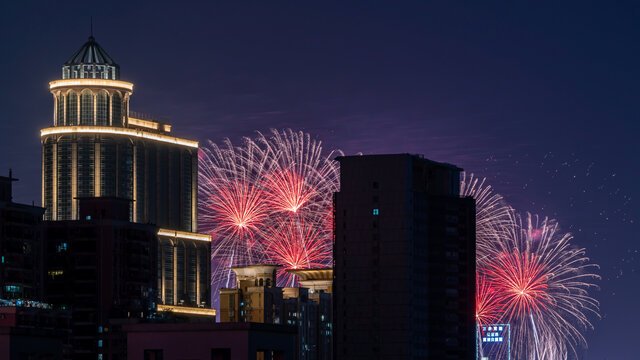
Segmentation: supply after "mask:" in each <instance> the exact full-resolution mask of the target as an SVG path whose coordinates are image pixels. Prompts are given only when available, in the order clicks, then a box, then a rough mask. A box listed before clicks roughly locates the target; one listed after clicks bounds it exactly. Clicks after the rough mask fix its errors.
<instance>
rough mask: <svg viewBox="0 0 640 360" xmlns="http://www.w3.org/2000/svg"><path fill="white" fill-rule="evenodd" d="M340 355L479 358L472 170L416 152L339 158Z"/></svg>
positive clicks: (337, 299) (337, 306) (336, 300)
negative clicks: (463, 187)
mask: <svg viewBox="0 0 640 360" xmlns="http://www.w3.org/2000/svg"><path fill="white" fill-rule="evenodd" d="M337 160H338V161H339V162H340V192H338V193H336V194H335V206H334V211H335V244H334V259H335V268H334V269H335V270H334V271H335V273H334V286H333V296H334V300H333V301H334V302H333V304H334V318H333V319H334V329H335V336H334V342H335V352H334V356H335V357H336V358H337V359H354V360H355V359H439V360H446V359H452V360H453V359H456V360H461V359H469V360H471V359H474V358H475V309H474V307H475V299H474V293H475V201H474V199H472V198H460V196H459V195H460V194H459V188H460V178H459V177H460V172H461V171H462V169H460V168H458V167H456V166H453V165H449V164H444V163H438V162H434V161H430V160H427V159H424V158H423V157H421V156H416V155H409V154H397V155H365V156H344V157H339V158H337Z"/></svg>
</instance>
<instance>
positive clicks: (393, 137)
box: [0, 1, 640, 359]
mask: <svg viewBox="0 0 640 360" xmlns="http://www.w3.org/2000/svg"><path fill="white" fill-rule="evenodd" d="M240 3H243V4H240ZM267 3H269V4H267ZM399 3H402V4H401V5H400V4H399ZM424 3H426V1H420V2H413V3H412V2H395V3H394V4H392V3H391V2H389V3H385V2H371V1H364V2H362V3H360V4H358V3H357V2H354V1H351V2H349V4H348V5H347V4H346V2H336V3H333V4H331V3H328V2H326V1H290V2H288V1H287V2H285V1H275V2H269V1H251V2H244V1H226V2H224V4H216V5H213V4H212V5H209V6H202V5H200V4H197V3H189V2H187V1H180V2H174V1H172V2H166V3H164V4H162V3H157V2H156V3H151V2H150V3H149V4H140V3H135V2H113V1H111V2H107V3H104V4H101V5H99V3H96V2H89V4H84V3H83V2H77V1H75V2H70V1H69V2H61V1H42V2H37V1H24V2H10V3H9V2H3V4H2V5H0V45H1V49H2V56H0V70H1V71H2V83H1V84H2V86H1V90H0V91H1V96H0V109H1V110H0V144H1V145H0V149H1V153H2V157H1V158H0V160H1V161H0V172H1V174H2V175H7V173H8V169H9V168H13V173H14V176H16V177H18V178H20V179H21V180H20V181H19V182H18V183H17V184H16V185H15V191H14V192H15V200H16V201H19V202H27V203H31V201H32V200H34V201H35V203H36V204H38V203H40V177H41V169H40V139H39V129H40V128H43V127H47V126H50V124H52V122H53V121H52V117H53V114H52V112H53V102H52V96H51V95H50V93H49V91H48V82H49V81H51V80H55V79H58V78H60V77H61V65H62V64H63V63H64V62H65V61H66V60H67V59H68V58H69V57H70V56H71V55H72V54H73V53H74V52H75V51H76V50H77V49H78V48H79V47H80V46H81V45H82V44H83V43H84V42H85V41H86V40H87V37H88V36H89V31H90V29H89V18H90V16H93V23H94V36H95V38H96V40H97V41H98V43H99V44H100V45H101V46H103V47H104V48H105V49H106V50H107V52H108V53H109V55H111V56H112V57H113V58H114V59H115V60H116V62H118V63H119V64H120V67H121V78H122V80H126V81H131V82H133V83H134V84H135V89H134V94H133V97H132V100H131V110H134V111H140V112H144V113H148V114H153V115H156V116H159V117H164V118H167V119H169V122H170V123H171V124H172V125H173V126H174V127H173V132H174V133H175V134H177V135H178V136H182V137H187V138H194V139H197V140H199V141H200V142H201V144H202V145H204V144H205V142H206V141H207V139H211V140H212V141H215V142H220V141H221V140H222V139H223V138H226V137H229V138H230V139H231V140H232V141H234V142H239V140H240V138H241V137H242V136H252V135H253V134H254V131H255V130H260V131H266V130H268V129H269V128H272V127H275V128H286V127H290V128H293V129H296V130H304V131H307V132H309V133H311V134H312V135H313V136H314V137H316V138H317V139H321V140H323V142H324V144H325V147H326V148H329V149H334V148H340V149H342V150H344V151H345V153H347V154H354V153H358V152H362V153H365V154H373V153H401V152H410V153H419V154H424V155H425V157H427V158H431V159H433V160H438V161H446V162H451V163H454V164H456V165H459V166H461V167H462V168H464V169H465V170H467V171H469V172H473V173H475V174H476V175H479V176H486V177H487V178H488V180H489V181H490V183H491V184H492V185H493V186H494V187H495V189H496V190H497V191H498V192H500V193H501V194H503V195H504V196H505V198H506V199H507V201H508V202H509V203H510V204H511V205H513V206H514V207H515V208H516V209H518V210H519V211H521V212H526V211H529V212H532V213H538V214H540V215H544V216H550V217H553V218H556V219H558V221H559V222H560V224H561V226H562V228H563V230H565V231H570V232H572V233H574V235H575V239H574V243H575V244H577V245H578V246H581V247H585V248H586V249H587V254H588V256H590V257H591V258H592V260H593V262H595V263H597V264H599V265H600V266H601V269H600V270H599V273H600V275H601V276H602V281H600V282H599V285H600V288H601V289H600V290H599V291H597V292H596V293H595V297H596V298H598V299H599V300H600V301H601V313H602V319H601V320H598V319H593V320H594V321H593V322H594V325H595V330H594V331H589V332H587V339H588V342H589V349H588V351H587V352H586V353H584V354H582V356H581V359H633V358H637V357H638V351H637V348H638V339H640V327H639V326H638V324H640V300H639V295H640V244H639V243H638V233H639V224H640V211H639V206H638V200H637V199H638V198H639V197H640V193H639V191H638V186H637V182H638V181H637V177H638V176H640V167H639V165H638V164H639V162H638V160H637V156H638V154H639V153H640V145H638V140H637V139H638V136H639V135H640V131H639V130H640V125H639V120H640V117H639V109H638V104H639V102H638V99H639V97H640V90H639V88H638V84H639V83H640V66H639V64H640V26H638V22H637V21H638V19H639V18H640V4H639V3H637V2H631V1H629V2H616V3H615V5H614V4H613V2H611V3H609V2H603V3H602V4H605V3H606V4H607V6H603V5H599V4H597V3H595V2H594V4H586V3H585V2H575V3H569V2H562V3H563V4H561V5H558V4H545V5H544V6H540V7H530V6H528V5H525V4H524V2H518V3H519V4H517V5H516V4H504V3H503V4H495V3H489V2H484V1H483V2H480V1H477V2H475V5H470V4H465V5H462V4H458V5H455V4H454V3H453V2H449V1H448V2H442V3H443V4H440V5H426V4H424ZM444 3H446V5H444ZM505 3H507V2H505ZM531 4H533V3H531ZM94 5H95V7H94ZM98 5H99V6H98ZM633 179H636V180H633Z"/></svg>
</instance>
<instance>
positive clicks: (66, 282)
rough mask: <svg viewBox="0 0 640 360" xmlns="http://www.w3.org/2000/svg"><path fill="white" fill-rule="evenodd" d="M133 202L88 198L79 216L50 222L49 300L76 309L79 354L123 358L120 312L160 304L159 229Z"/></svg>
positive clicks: (148, 310)
mask: <svg viewBox="0 0 640 360" xmlns="http://www.w3.org/2000/svg"><path fill="white" fill-rule="evenodd" d="M130 203H131V201H129V200H126V199H118V198H108V197H101V198H82V199H79V215H80V219H79V220H65V221H45V222H44V231H43V234H44V248H45V259H46V262H45V264H46V280H45V294H46V301H47V302H49V303H52V304H53V305H54V306H58V307H65V308H68V309H70V310H71V314H72V315H71V331H72V334H71V340H70V342H71V346H72V349H73V358H74V359H96V358H100V357H102V358H103V359H114V360H115V359H125V357H124V352H125V350H126V342H125V340H126V337H125V336H124V335H122V336H118V334H120V331H119V330H120V329H119V325H118V324H119V323H120V322H119V321H118V319H130V318H145V317H147V316H148V315H149V314H152V313H154V312H155V311H156V303H155V302H156V299H157V296H156V289H157V255H156V254H157V244H158V241H157V235H156V234H157V231H158V230H157V228H156V227H155V226H153V225H148V224H138V223H133V222H130V221H129V209H130ZM97 355H101V356H100V357H96V356H97Z"/></svg>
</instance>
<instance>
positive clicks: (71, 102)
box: [65, 91, 78, 126]
mask: <svg viewBox="0 0 640 360" xmlns="http://www.w3.org/2000/svg"><path fill="white" fill-rule="evenodd" d="M65 99H66V101H67V126H75V125H78V95H76V93H75V92H73V91H70V92H69V94H68V95H67V96H66V98H65Z"/></svg>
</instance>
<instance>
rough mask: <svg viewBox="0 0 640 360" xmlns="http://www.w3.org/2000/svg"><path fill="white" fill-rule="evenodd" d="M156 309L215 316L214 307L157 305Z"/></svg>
mask: <svg viewBox="0 0 640 360" xmlns="http://www.w3.org/2000/svg"><path fill="white" fill-rule="evenodd" d="M158 311H161V312H162V311H171V312H174V313H179V314H191V315H205V316H216V309H207V308H197V307H186V306H173V305H158Z"/></svg>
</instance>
